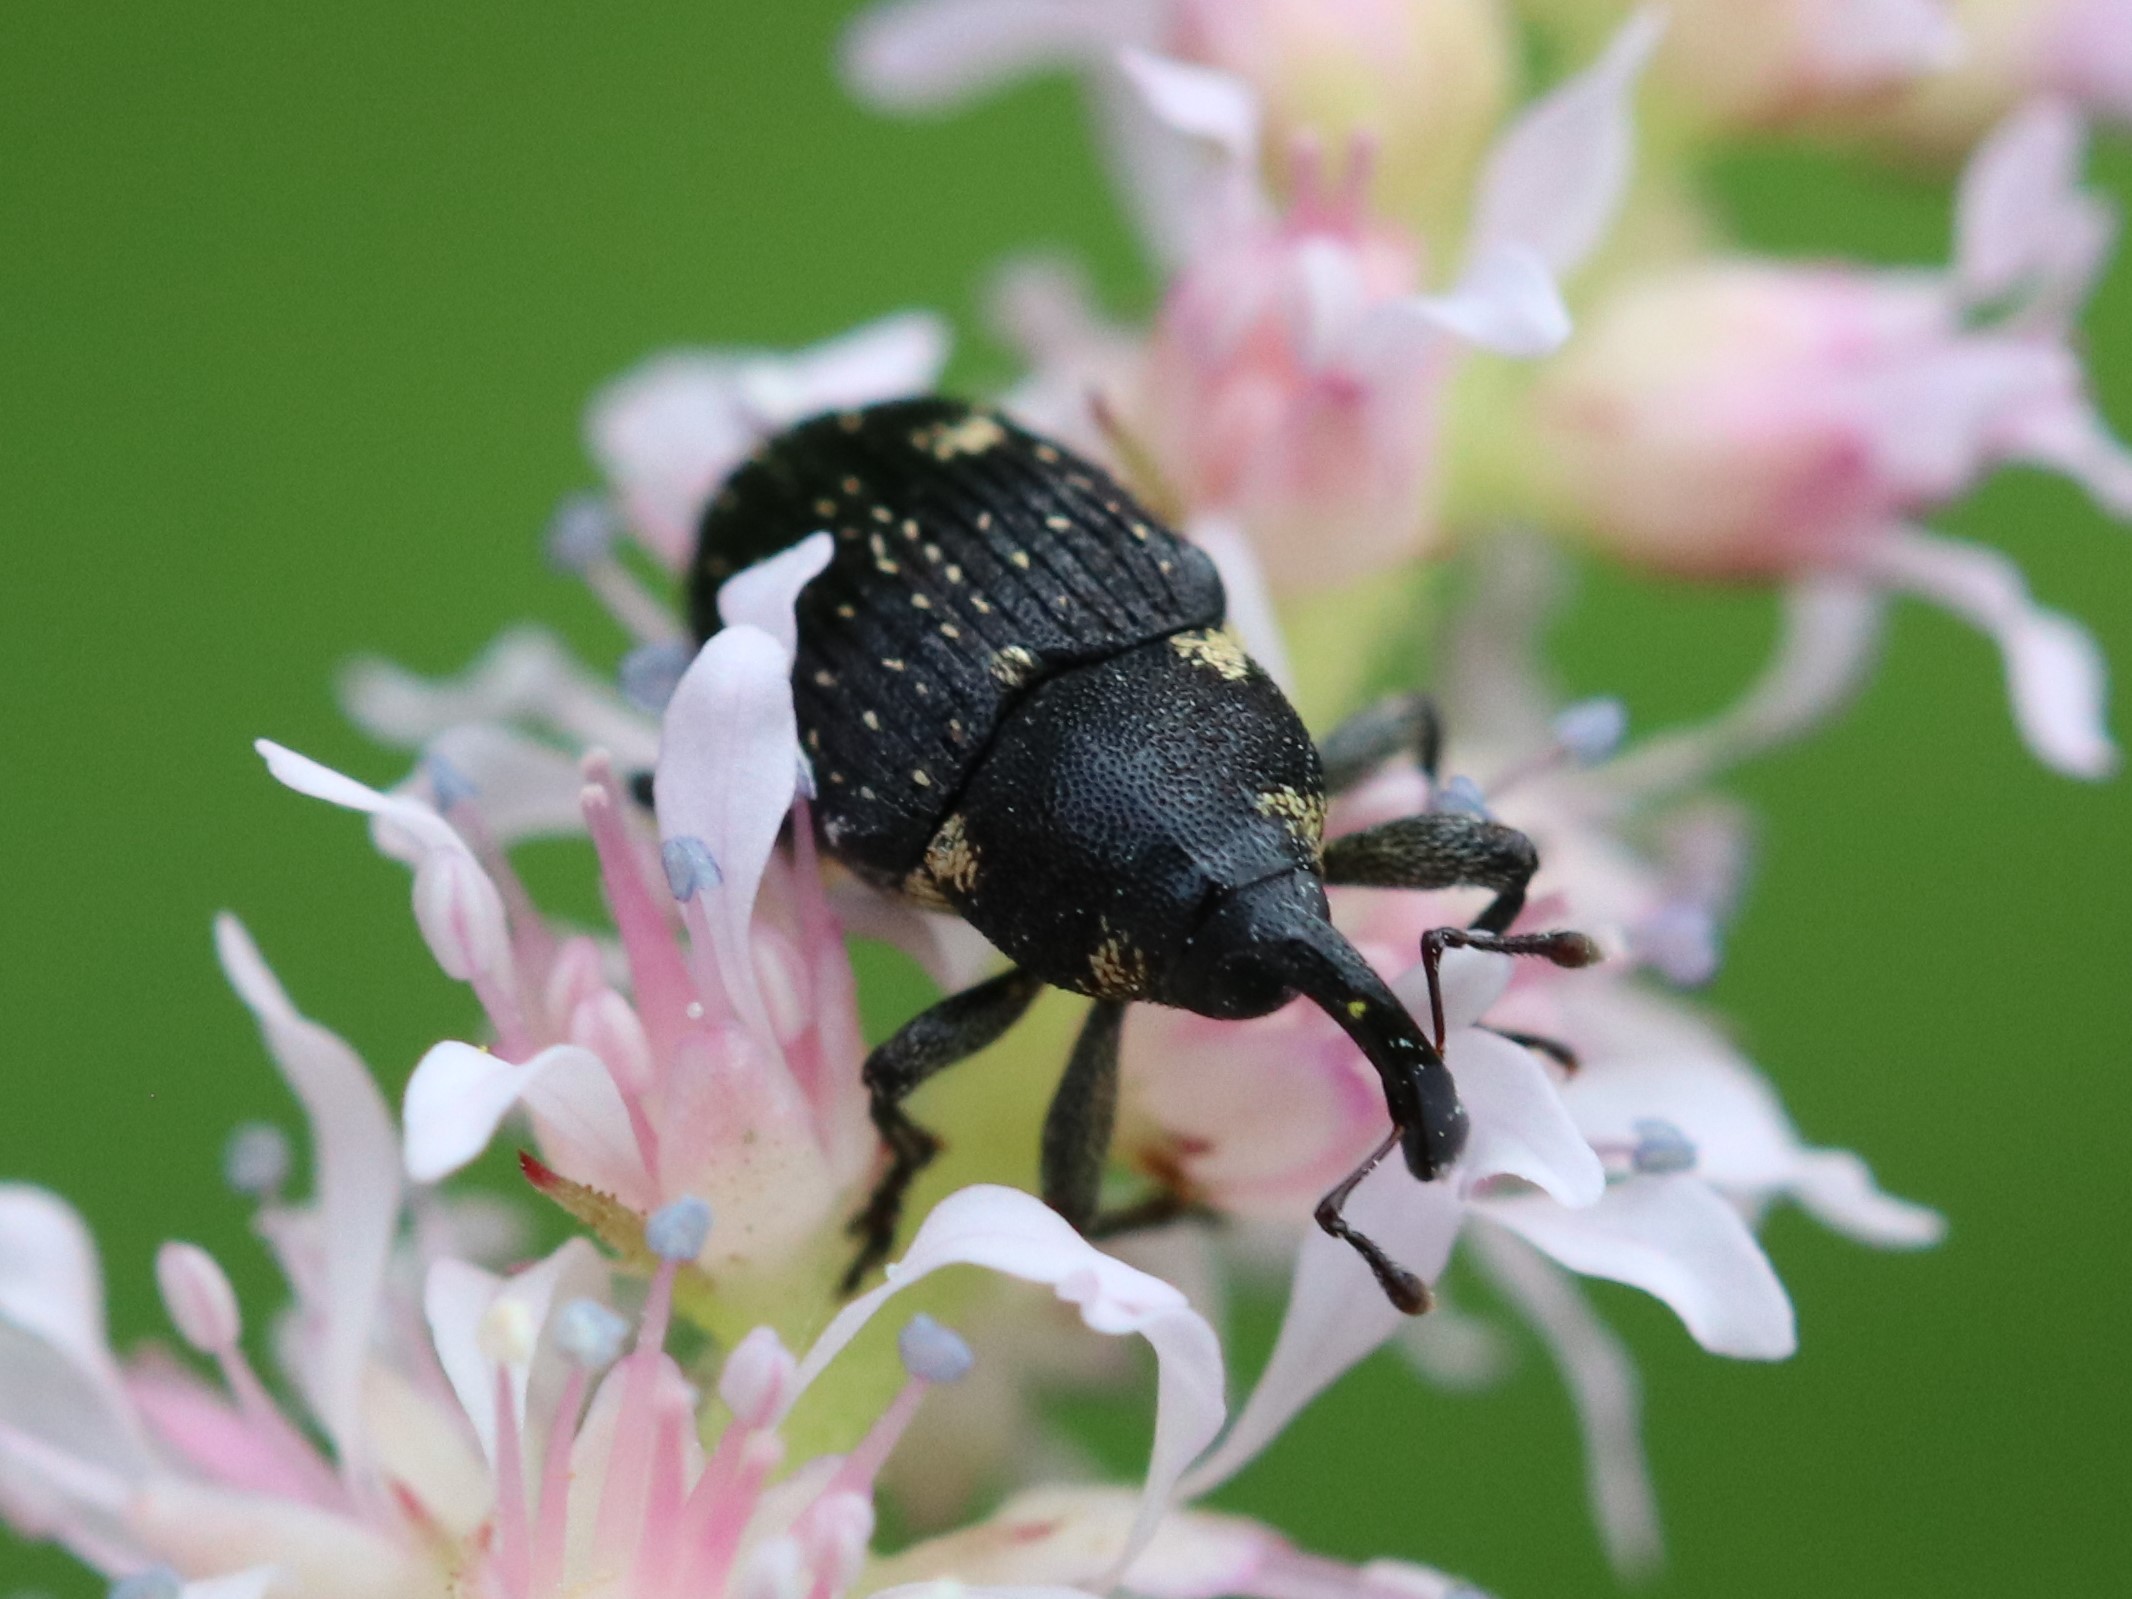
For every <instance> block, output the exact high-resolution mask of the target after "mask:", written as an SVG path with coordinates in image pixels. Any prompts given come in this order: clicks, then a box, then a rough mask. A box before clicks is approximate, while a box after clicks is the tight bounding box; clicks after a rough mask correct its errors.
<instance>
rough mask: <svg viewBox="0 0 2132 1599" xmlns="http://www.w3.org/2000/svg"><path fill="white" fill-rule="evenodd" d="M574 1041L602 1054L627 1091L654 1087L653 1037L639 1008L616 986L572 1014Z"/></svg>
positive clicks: (610, 1071) (601, 991)
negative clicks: (644, 1022)
mask: <svg viewBox="0 0 2132 1599" xmlns="http://www.w3.org/2000/svg"><path fill="white" fill-rule="evenodd" d="M570 1042H571V1043H573V1044H576V1045H578V1046H579V1047H581V1048H584V1049H589V1050H591V1051H592V1053H593V1054H595V1055H597V1056H599V1057H600V1060H601V1061H602V1062H603V1063H604V1064H605V1065H606V1067H607V1070H608V1073H609V1074H610V1075H611V1076H612V1077H613V1078H614V1080H615V1084H616V1086H618V1087H619V1088H621V1089H622V1090H623V1091H624V1092H627V1093H641V1092H643V1091H644V1090H646V1089H648V1088H650V1087H651V1085H652V1076H653V1072H652V1053H651V1039H650V1037H649V1035H647V1034H646V1033H645V1031H644V1024H643V1022H641V1021H639V1020H638V1019H637V1013H636V1010H635V1008H634V1007H632V1006H631V1005H630V1003H629V1001H628V1000H626V999H624V998H623V997H622V996H621V995H620V994H617V993H616V992H615V991H614V990H613V989H611V988H603V989H601V990H600V991H599V992H598V993H597V994H593V995H591V996H589V997H588V998H586V999H584V1000H582V1001H580V1002H579V1004H578V1006H577V1008H576V1009H575V1010H573V1011H572V1012H571V1013H570Z"/></svg>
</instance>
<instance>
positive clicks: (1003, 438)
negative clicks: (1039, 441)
mask: <svg viewBox="0 0 2132 1599" xmlns="http://www.w3.org/2000/svg"><path fill="white" fill-rule="evenodd" d="M1006 442H1007V430H1006V429H1005V428H1003V427H1001V426H1000V425H999V423H998V421H997V420H996V419H994V418H992V417H989V416H986V415H985V414H984V412H982V411H973V412H971V413H970V414H969V415H968V416H966V417H964V418H962V419H961V420H960V421H958V422H935V423H934V424H933V425H932V426H931V427H924V428H920V429H919V430H918V431H917V432H915V433H913V434H912V435H911V443H913V444H915V445H916V446H917V447H918V448H919V449H921V450H923V451H925V453H926V454H928V455H930V456H931V457H932V458H933V459H934V460H936V461H952V460H954V459H955V457H956V456H958V455H982V454H984V453H985V451H987V450H991V449H997V448H998V447H999V446H1000V445H1002V444H1004V443H1006Z"/></svg>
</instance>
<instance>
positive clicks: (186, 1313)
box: [155, 1241, 244, 1355]
mask: <svg viewBox="0 0 2132 1599" xmlns="http://www.w3.org/2000/svg"><path fill="white" fill-rule="evenodd" d="M155 1281H156V1287H157V1288H159V1289H161V1290H162V1294H163V1308H164V1309H165V1310H166V1311H168V1312H169V1313H170V1319H171V1322H172V1324H173V1325H175V1326H176V1328H177V1329H178V1335H179V1336H180V1337H182V1338H183V1339H184V1340H185V1341H186V1342H187V1343H188V1344H191V1345H192V1346H193V1348H195V1349H197V1350H199V1351H200V1353H201V1354H203V1355H219V1354H222V1353H223V1352H224V1351H226V1350H230V1349H234V1348H235V1347H236V1346H237V1340H238V1338H239V1337H241V1336H242V1335H243V1332H244V1319H243V1317H242V1316H241V1315H240V1314H239V1312H238V1309H237V1294H236V1291H235V1290H234V1289H232V1288H231V1287H230V1285H229V1278H228V1277H226V1276H225V1275H223V1271H222V1268H221V1267H220V1266H218V1265H216V1264H215V1257H214V1256H212V1255H210V1254H209V1253H208V1252H207V1251H206V1250H204V1249H202V1248H200V1247H199V1245H197V1244H186V1243H178V1242H175V1241H173V1242H171V1243H167V1244H165V1245H164V1246H163V1247H162V1248H161V1249H159V1250H157V1251H156V1257H155Z"/></svg>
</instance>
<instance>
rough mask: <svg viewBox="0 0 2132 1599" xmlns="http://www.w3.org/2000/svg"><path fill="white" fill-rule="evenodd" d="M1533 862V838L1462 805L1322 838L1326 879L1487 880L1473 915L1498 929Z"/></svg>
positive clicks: (1371, 882)
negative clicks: (1481, 906) (1487, 892)
mask: <svg viewBox="0 0 2132 1599" xmlns="http://www.w3.org/2000/svg"><path fill="white" fill-rule="evenodd" d="M1539 869H1540V857H1539V853H1538V852H1537V851H1536V850H1534V849H1533V847H1532V840H1531V839H1529V838H1527V837H1526V836H1525V835H1524V834H1523V833H1521V832H1519V831H1518V830H1517V829H1516V828H1514V827H1505V826H1504V825H1503V824H1502V823H1501V822H1491V821H1489V820H1488V819H1487V818H1486V817H1481V816H1472V815H1469V814H1467V813H1466V812H1464V811H1426V812H1424V813H1423V814H1421V815H1420V816H1402V817H1400V818H1399V819H1398V820H1396V821H1390V822H1380V823H1378V824H1377V826H1375V827H1366V828H1364V829H1363V830H1362V831H1361V832H1359V833H1343V834H1342V835H1340V837H1338V838H1335V839H1332V840H1330V841H1328V842H1327V844H1326V846H1325V881H1326V882H1327V883H1328V884H1332V885H1336V886H1340V887H1348V888H1492V889H1494V890H1495V898H1494V899H1493V900H1492V901H1490V902H1489V905H1488V908H1487V909H1486V910H1484V911H1482V912H1481V914H1480V915H1479V916H1478V917H1477V918H1475V920H1474V923H1473V925H1474V926H1475V927H1476V928H1478V929H1480V930H1481V931H1482V932H1487V933H1500V932H1501V931H1503V929H1504V928H1506V927H1508V926H1509V925H1510V924H1511V923H1512V922H1514V921H1516V920H1517V919H1518V912H1520V911H1521V910H1523V909H1524V908H1525V890H1526V888H1527V887H1528V886H1529V885H1530V884H1531V882H1532V874H1533V873H1534V872H1536V871H1538V870H1539Z"/></svg>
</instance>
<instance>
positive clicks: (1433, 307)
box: [1354, 242, 1570, 359]
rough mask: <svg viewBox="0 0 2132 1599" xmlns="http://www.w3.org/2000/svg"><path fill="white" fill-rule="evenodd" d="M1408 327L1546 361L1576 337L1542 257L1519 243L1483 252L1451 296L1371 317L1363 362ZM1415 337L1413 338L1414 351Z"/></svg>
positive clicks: (1362, 343) (1360, 337)
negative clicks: (1372, 350) (1572, 335)
mask: <svg viewBox="0 0 2132 1599" xmlns="http://www.w3.org/2000/svg"><path fill="white" fill-rule="evenodd" d="M1402 322H1405V323H1409V324H1412V326H1413V328H1414V329H1415V330H1416V331H1419V330H1427V331H1429V332H1435V333H1448V334H1450V335H1451V336H1452V337H1453V338H1457V339H1462V340H1464V341H1465V342H1466V343H1468V344H1472V345H1477V346H1479V347H1480V348H1481V349H1484V350H1493V351H1495V352H1496V353H1497V354H1498V355H1509V356H1518V357H1533V356H1542V355H1547V354H1549V353H1551V352H1552V351H1554V350H1557V349H1559V348H1561V345H1562V341H1563V340H1565V339H1567V338H1568V337H1569V334H1570V320H1569V307H1567V306H1566V305H1564V304H1563V303H1562V291H1561V290H1560V289H1559V288H1558V287H1557V286H1556V284H1555V279H1554V274H1553V273H1552V272H1550V271H1549V270H1548V268H1547V264H1546V262H1545V261H1543V260H1542V259H1541V258H1540V256H1539V255H1538V254H1537V253H1536V252H1535V251H1533V250H1532V249H1530V248H1528V247H1527V246H1525V245H1523V244H1519V243H1515V242H1511V243H1501V244H1492V245H1488V246H1485V247H1483V248H1482V249H1480V250H1478V251H1477V252H1476V253H1475V254H1474V256H1473V259H1472V260H1471V261H1470V262H1469V263H1468V265H1467V266H1466V268H1465V270H1464V271H1462V272H1461V273H1460V274H1459V277H1458V282H1457V283H1456V284H1454V285H1453V286H1452V288H1451V292H1450V293H1448V294H1440V295H1431V294H1416V295H1409V296H1407V297H1406V298H1404V299H1398V300H1388V301H1386V302H1385V303H1384V304H1383V305H1380V306H1378V307H1377V308H1376V309H1375V310H1373V311H1371V312H1370V313H1369V315H1368V316H1366V317H1364V318H1362V319H1361V320H1360V322H1359V323H1358V324H1357V326H1358V329H1359V331H1358V332H1357V333H1356V335H1355V338H1354V344H1355V345H1356V346H1357V347H1359V349H1360V350H1361V351H1362V352H1365V354H1364V356H1363V358H1364V359H1367V355H1366V352H1367V351H1368V350H1369V349H1370V348H1371V346H1372V345H1373V344H1374V343H1375V342H1376V341H1377V340H1379V339H1381V338H1383V337H1384V336H1385V335H1387V334H1389V333H1396V332H1397V331H1398V330H1399V324H1401V323H1402ZM1414 337H1415V333H1414V332H1409V333H1408V334H1407V338H1408V340H1409V348H1411V347H1412V340H1413V339H1414Z"/></svg>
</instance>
